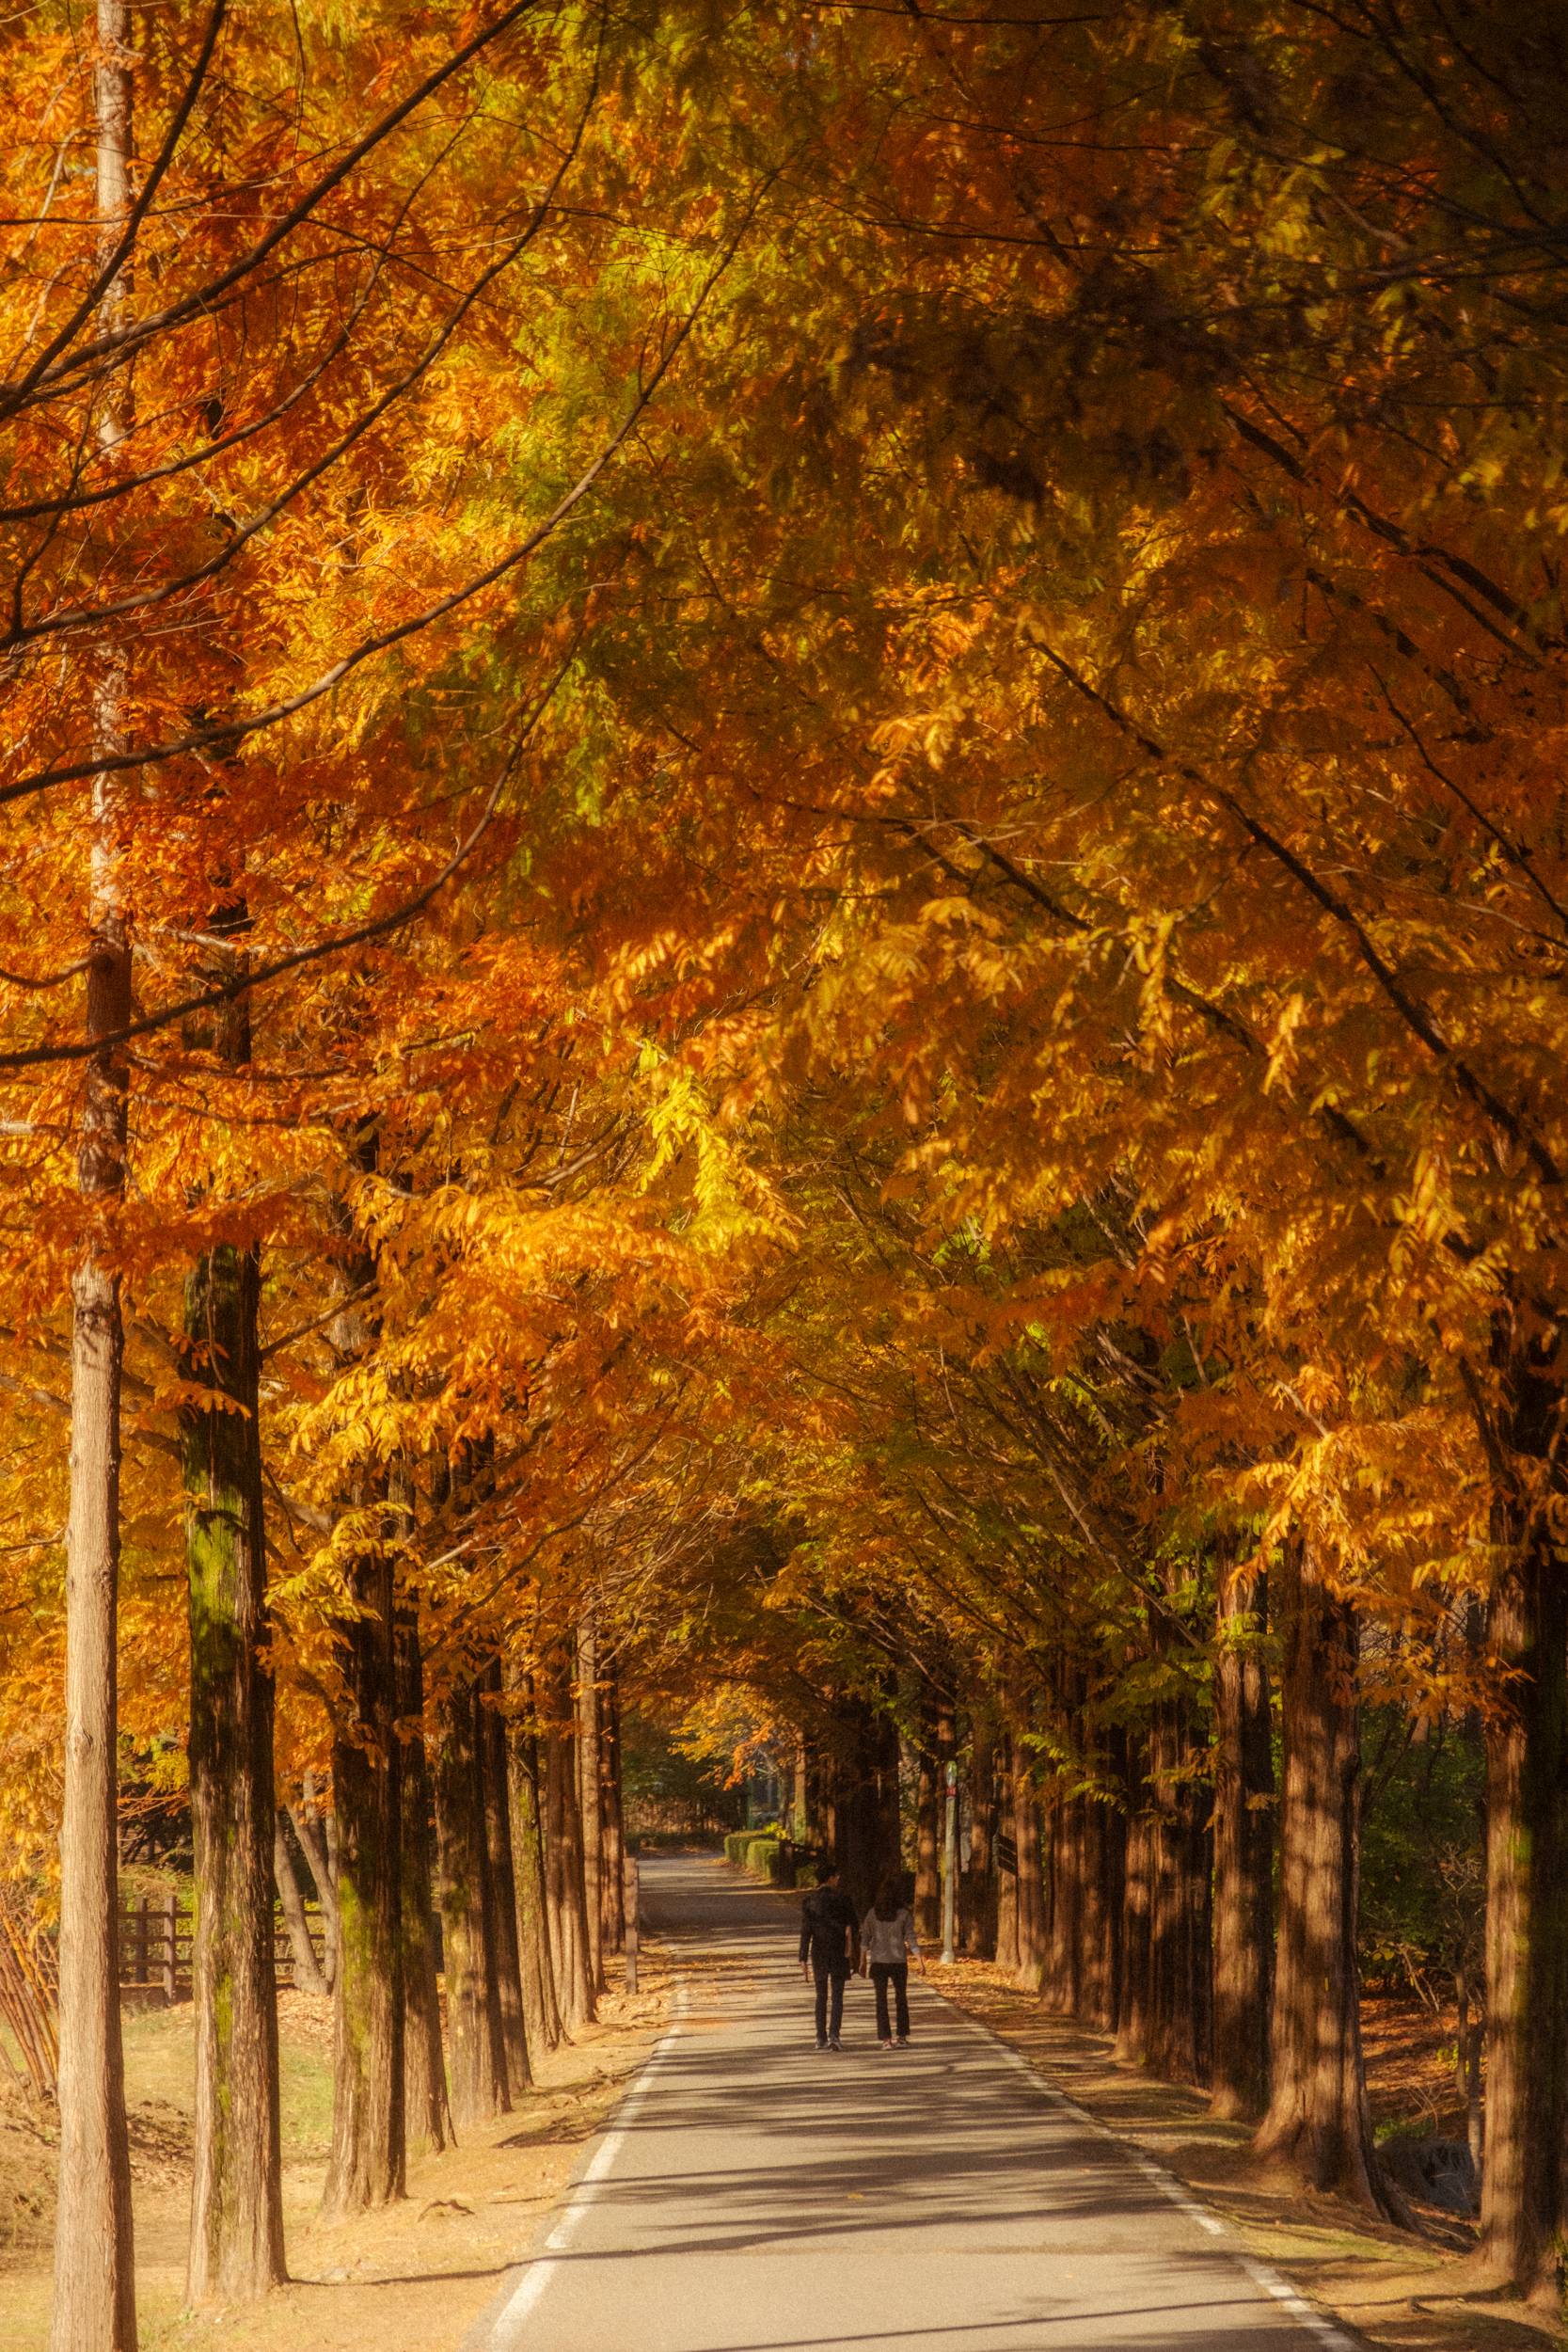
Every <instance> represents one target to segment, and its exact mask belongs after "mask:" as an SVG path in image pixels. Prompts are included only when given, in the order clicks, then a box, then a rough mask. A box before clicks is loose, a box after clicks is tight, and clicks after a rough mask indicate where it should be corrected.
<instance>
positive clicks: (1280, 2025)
mask: <svg viewBox="0 0 1568 2352" xmlns="http://www.w3.org/2000/svg"><path fill="white" fill-rule="evenodd" d="M1275 1597H1276V1598H1277V1599H1278V1600H1279V1601H1280V1602H1281V1604H1282V1620H1283V1623H1282V1634H1283V1654H1282V1660H1281V1669H1280V1676H1281V1679H1280V1698H1281V1708H1282V1720H1283V1724H1284V1786H1283V1789H1282V1792H1281V1804H1280V1817H1279V1929H1278V1942H1277V1946H1276V1949H1275V1979H1274V2019H1273V2033H1272V2041H1271V2050H1270V2057H1271V2066H1272V2073H1273V2085H1274V2088H1273V2093H1272V2096H1271V2098H1270V2102H1269V2108H1268V2112H1267V2114H1266V2115H1265V2117H1264V2119H1263V2122H1262V2124H1261V2125H1260V2127H1259V2133H1258V2140H1257V2145H1258V2150H1259V2154H1261V2155H1263V2156H1265V2157H1272V2158H1277V2159H1281V2160H1283V2161H1284V2162H1286V2163H1289V2164H1291V2166H1292V2167H1293V2168H1294V2169H1296V2170H1297V2171H1299V2172H1300V2173H1301V2175H1302V2177H1303V2178H1304V2179H1305V2180H1306V2181H1307V2183H1308V2184H1309V2185H1311V2186H1312V2187H1314V2188H1321V2189H1333V2190H1336V2191H1338V2193H1339V2194H1340V2195H1342V2196H1345V2197H1349V2198H1351V2199H1352V2200H1353V2201H1354V2202H1355V2203H1357V2204H1360V2205H1364V2206H1366V2207H1367V2208H1368V2209H1369V2210H1370V2211H1371V2212H1373V2213H1376V2214H1379V2215H1381V2216H1382V2217H1384V2218H1385V2219H1388V2220H1396V2219H1398V2218H1400V2213H1399V2210H1398V2208H1397V2201H1395V2200H1394V2198H1393V2197H1392V2196H1391V2195H1390V2194H1389V2193H1388V2191H1387V2190H1386V2187H1385V2185H1384V2184H1383V2183H1382V2181H1381V2179H1380V2176H1379V2172H1378V2165H1377V2158H1376V2156H1375V2154H1374V2153H1373V2150H1372V2135H1371V2122H1370V2117H1369V2114H1368V2110H1367V2082H1366V2074H1365V2070H1364V2068H1363V2065H1362V2058H1361V2018H1360V1984H1359V1981H1358V1976H1357V1969H1356V1954H1355V1915H1356V1892H1357V1885H1356V1882H1357V1867H1358V1837H1359V1814H1360V1772H1361V1752H1360V1726H1359V1722H1358V1712H1357V1703H1356V1692H1355V1677H1356V1650H1357V1638H1356V1624H1355V1617H1354V1612H1353V1611H1352V1609H1351V1608H1350V1606H1349V1605H1348V1603H1346V1602H1344V1601H1341V1600H1338V1599H1336V1598H1335V1597H1334V1596H1333V1594H1332V1593H1331V1592H1330V1591H1329V1589H1328V1586H1327V1583H1326V1581H1325V1580H1324V1577H1323V1570H1322V1566H1321V1564H1320V1562H1319V1560H1318V1558H1317V1556H1316V1554H1315V1553H1314V1552H1313V1550H1312V1549H1310V1547H1308V1546H1307V1545H1304V1544H1300V1543H1296V1544H1292V1545H1291V1546H1290V1547H1289V1549H1288V1550H1287V1553H1286V1555H1285V1560H1284V1565H1283V1568H1282V1571H1281V1572H1280V1574H1279V1575H1278V1576H1277V1577H1276V1579H1275Z"/></svg>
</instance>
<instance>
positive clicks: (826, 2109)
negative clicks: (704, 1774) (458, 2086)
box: [487, 1860, 1350, 2352]
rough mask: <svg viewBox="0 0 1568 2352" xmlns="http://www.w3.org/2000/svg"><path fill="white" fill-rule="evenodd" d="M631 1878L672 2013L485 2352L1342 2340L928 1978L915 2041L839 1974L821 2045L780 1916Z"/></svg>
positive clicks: (687, 1883) (679, 1879) (703, 1877)
mask: <svg viewBox="0 0 1568 2352" xmlns="http://www.w3.org/2000/svg"><path fill="white" fill-rule="evenodd" d="M643 1888H644V1895H645V1901H646V1909H647V1914H648V1917H649V1921H650V1924H651V1925H652V1926H653V1927H654V1928H655V1930H656V1931H657V1933H658V1934H659V1935H660V1936H662V1937H664V1938H665V1939H666V1940H667V1942H668V1944H669V1945H670V1947H672V1949H673V1954H674V1957H675V1959H676V1963H677V1965H678V1968H679V1971H680V1975H681V1979H682V1984H683V1993H682V2003H683V2006H682V2009H681V2010H680V2012H679V2013H678V2014H677V2016H676V2019H675V2022H674V2024H673V2028H672V2030H671V2032H670V2033H669V2034H668V2035H667V2036H666V2037H665V2039H664V2041H663V2042H662V2043H661V2044H660V2047H659V2049H658V2051H657V2053H656V2056H655V2058H653V2060H652V2061H651V2063H650V2066H649V2069H648V2070H647V2072H646V2073H645V2074H643V2075H642V2076H641V2078H640V2081H639V2082H638V2084H637V2085H636V2086H634V2088H633V2090H631V2092H630V2093H629V2094H628V2098H627V2101H626V2104H625V2105H624V2106H623V2107H622V2109H621V2111H620V2113H619V2115H618V2116H617V2118H616V2119H615V2122H614V2123H613V2124H612V2126H611V2129H610V2133H609V2135H608V2136H607V2137H606V2138H605V2139H603V2140H602V2141H600V2143H599V2145H598V2148H597V2150H596V2152H595V2153H594V2157H593V2159H592V2161H591V2163H590V2166H589V2169H588V2171H587V2172H586V2174H585V2175H584V2176H583V2178H582V2180H581V2181H580V2182H579V2185H578V2189H577V2190H576V2192H575V2194H574V2196H573V2198H572V2200H571V2201H570V2202H569V2203H568V2204H567V2206H566V2208H565V2209H564V2211H563V2213H562V2216H561V2217H560V2218H559V2219H558V2221H557V2222H556V2225H555V2227H554V2229H553V2231H552V2232H551V2233H550V2235H549V2237H548V2238H547V2239H546V2242H545V2246H544V2248H543V2249H541V2250H540V2251H539V2253H538V2254H537V2255H536V2256H535V2257H534V2259H533V2260H532V2261H531V2263H530V2264H528V2265H525V2267H524V2269H523V2271H522V2272H521V2274H520V2276H519V2279H518V2280H517V2282H516V2283H515V2286H514V2287H513V2288H512V2290H511V2291H510V2294H509V2296H508V2298H507V2300H506V2302H505V2304H504V2307H503V2308H502V2309H500V2311H499V2313H497V2314H496V2315H494V2316H493V2318H492V2321H491V2323H490V2332H489V2335H488V2339H487V2343H488V2345H489V2347H490V2352H522V2347H525V2346H526V2347H527V2352H829V2347H832V2348H833V2352H1086V2348H1087V2347H1090V2346H1093V2347H1096V2352H1105V2347H1107V2346H1117V2347H1126V2352H1133V2348H1134V2347H1136V2352H1199V2347H1208V2346H1212V2347H1213V2348H1214V2352H1307V2346H1308V2345H1310V2344H1312V2343H1313V2342H1314V2341H1316V2342H1317V2343H1318V2344H1320V2345H1338V2346H1340V2347H1342V2352H1350V2347H1349V2344H1348V2339H1347V2338H1345V2337H1344V2336H1342V2335H1341V2334H1339V2332H1338V2330H1337V2329H1333V2328H1328V2327H1327V2326H1326V2325H1325V2323H1323V2321H1321V2320H1319V2319H1318V2318H1317V2317H1316V2315H1315V2314H1310V2313H1307V2312H1306V2311H1305V2307H1303V2309H1302V2311H1301V2312H1299V2313H1293V2312H1291V2309H1289V2308H1288V2307H1286V2306H1284V2305H1282V2304H1281V2302H1280V2301H1279V2300H1278V2299H1276V2296H1277V2293H1278V2289H1277V2284H1276V2283H1275V2285H1274V2286H1271V2285H1270V2284H1268V2283H1266V2280H1267V2274H1265V2273H1263V2272H1261V2271H1260V2270H1258V2269H1256V2268H1249V2267H1247V2266H1246V2265H1245V2264H1244V2262H1243V2260H1242V2259H1241V2258H1240V2257H1239V2255H1238V2253H1237V2252H1236V2251H1235V2250H1233V2249H1232V2244H1231V2242H1230V2241H1229V2240H1228V2239H1227V2238H1226V2237H1223V2236H1217V2235H1214V2234H1211V2233H1212V2231H1213V2229H1214V2226H1215V2225H1214V2224H1213V2223H1212V2222H1208V2223H1207V2225H1206V2223H1205V2218H1204V2217H1201V2216H1199V2214H1198V2213H1197V2212H1196V2208H1193V2207H1191V2206H1188V2207H1186V2208H1185V2209H1182V2208H1181V2207H1180V2206H1179V2205H1178V2204H1177V2203H1175V2202H1173V2201H1172V2196H1171V2193H1170V2191H1169V2189H1168V2188H1167V2187H1165V2186H1163V2185H1162V2184H1161V2182H1160V2180H1159V2179H1158V2178H1157V2177H1155V2176H1154V2175H1153V2174H1152V2173H1148V2172H1145V2171H1144V2170H1142V2169H1140V2168H1139V2164H1138V2160H1137V2159H1136V2157H1135V2156H1133V2155H1132V2154H1131V2153H1128V2152H1126V2151H1124V2150H1123V2149H1121V2148H1120V2147H1118V2146H1117V2145H1115V2144H1113V2143H1110V2142H1108V2141H1107V2140H1105V2139H1104V2138H1102V2137H1101V2136H1100V2135H1099V2134H1098V2133H1097V2132H1096V2131H1095V2130H1094V2129H1093V2128H1092V2127H1091V2126H1090V2125H1089V2124H1088V2123H1087V2122H1085V2120H1084V2119H1083V2118H1081V2117H1079V2116H1077V2115H1075V2114H1074V2113H1073V2112H1072V2111H1071V2110H1070V2109H1069V2108H1067V2107H1065V2106H1062V2105H1061V2104H1059V2103H1058V2102H1056V2101H1054V2100H1053V2098H1052V2097H1051V2096H1050V2095H1049V2094H1047V2093H1045V2092H1043V2091H1042V2090H1040V2088H1039V2087H1038V2086H1037V2083H1036V2082H1035V2081H1034V2080H1033V2078H1031V2077H1030V2076H1029V2075H1028V2073H1027V2070H1026V2069H1024V2068H1023V2067H1022V2063H1021V2062H1018V2061H1015V2060H1013V2059H1012V2058H1011V2057H1010V2056H1009V2054H1008V2053H1006V2051H1005V2050H1003V2049H1002V2048H1001V2047H1000V2046H999V2045H998V2044H997V2043H996V2042H993V2041H992V2040H991V2039H990V2036H989V2035H987V2034H985V2033H983V2032H982V2031H981V2030H980V2029H979V2028H978V2027H977V2026H974V2025H972V2024H970V2023H969V2022H968V2021H967V2020H965V2019H964V2018H963V2017H962V2016H960V2015H959V2013H958V2011H957V2010H953V2009H951V2008H949V2007H948V2005H947V2004H946V2003H945V2002H943V2001H942V2000H940V1999H939V1998H937V1996H936V1995H935V1994H929V1993H927V1992H926V1990H925V1989H924V1987H921V1986H919V1985H917V1986H916V1988H915V1991H914V2002H913V2009H914V2016H913V2026H914V2042H913V2044H912V2046H911V2048H910V2049H908V2050H904V2051H896V2052H895V2053H894V2054H893V2055H892V2056H885V2055H884V2054H883V2053H882V2052H881V2051H880V2050H879V2047H878V2045H877V2040H876V2028H875V2024H874V2019H873V2010H872V1998H871V1991H870V1987H869V1986H868V1985H863V1984H859V1983H857V1984H852V1985H851V1986H850V1988H849V1996H848V2004H847V2010H846V2021H845V2022H846V2040H845V2047H844V2050H843V2052H842V2053H841V2054H839V2055H837V2056H834V2055H833V2054H832V2053H831V2052H830V2053H827V2054H824V2055H821V2056H819V2055H818V2054H817V2052H816V2049H815V2048H814V2047H813V2042H812V2022H811V2005H810V1995H809V1992H808V1990H807V1988H806V1987H805V1986H803V1985H802V1983H801V1980H800V1972H799V1970H798V1969H797V1968H796V1967H795V1965H794V1942H793V1937H792V1935H791V1933H790V1928H791V1925H792V1922H793V1917H794V1913H793V1907H792V1906H791V1905H788V1904H787V1903H784V1902H781V1901H780V1899H778V1898H776V1897H774V1898H769V1897H767V1896H763V1895H758V1894H752V1893H749V1892H747V1891H746V1890H745V1889H744V1888H742V1887H740V1886H737V1885H736V1881H735V1879H734V1877H733V1876H732V1875H731V1874H730V1873H729V1872H728V1871H726V1870H725V1869H724V1868H723V1867H722V1865H721V1864H719V1863H710V1862H706V1861H689V1860H681V1861H666V1862H655V1863H649V1864H646V1865H645V1866H644V1868H643Z"/></svg>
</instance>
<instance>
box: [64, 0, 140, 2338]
mask: <svg viewBox="0 0 1568 2352" xmlns="http://www.w3.org/2000/svg"><path fill="white" fill-rule="evenodd" d="M131 66H132V48H131V15H130V9H129V8H128V6H127V5H126V0H98V59H97V63H96V66H95V68H94V75H93V93H94V106H95V112H96V117H97V138H98V147H97V193H96V210H97V216H98V219H99V221H100V223H101V224H102V226H101V228H100V230H99V255H100V259H101V260H103V261H107V260H109V259H112V257H113V253H114V250H115V246H116V243H117V241H118V239H119V235H120V233H121V225H122V223H123V221H124V218H125V215H126V214H127V212H128V210H129V207H130V165H131ZM127 294H128V288H127V286H126V283H125V279H124V274H123V272H120V273H119V274H117V275H116V277H115V278H114V279H113V280H112V281H111V283H110V285H109V286H108V288H107V289H106V291H105V293H104V295H103V303H102V305H101V309H100V320H99V323H100V326H102V327H103V330H104V332H106V333H113V332H114V331H115V330H116V329H117V328H118V327H119V326H120V325H121V323H122V321H123V318H124V314H125V309H126V299H127ZM128 383H129V378H128V376H125V375H123V374H122V375H120V376H119V377H117V378H111V380H110V384H109V386H108V388H107V389H106V390H105V392H104V394H103V405H102V408H101V411H100V423H99V430H98V439H99V444H100V449H101V451H102V452H103V454H104V455H105V457H106V458H107V459H108V461H109V463H110V464H113V462H114V458H113V453H114V451H115V450H116V449H117V448H118V447H119V443H120V441H121V440H122V439H123V438H124V437H125V434H126V431H127V430H128V428H129V424H130V409H129V398H128V394H127V393H126V392H125V391H124V390H122V389H119V388H120V387H122V386H125V385H128ZM124 701H125V667H124V660H123V657H122V655H121V654H120V653H119V651H118V650H116V649H114V648H112V647H110V648H105V649H104V651H103V656H102V660H101V667H100V671H99V675H98V677H97V679H96V681H95V685H94V693H93V702H94V708H93V743H94V749H95V751H96V752H97V753H99V754H100V755H108V754H111V753H115V752H119V751H121V750H123V748H124V731H123V729H124ZM117 813H118V796H117V793H116V790H115V787H114V785H113V783H112V781H111V779H110V778H108V777H106V776H97V777H95V778H94V779H93V785H92V852H91V854H92V882H91V904H90V907H89V910H88V920H89V929H90V933H91V946H90V949H89V955H88V962H87V1038H88V1040H89V1041H92V1040H96V1039H102V1038H109V1037H112V1036H114V1035H115V1033H116V1032H117V1031H119V1029H121V1028H123V1027H124V1025H126V1023H127V1022H128V1021H129V1019H130V1016H131V953H130V946H129V940H128V934H127V925H126V910H125V899H124V882H123V876H122V874H121V871H120V863H119V861H120V851H119V838H118V828H117V823H116V818H117ZM127 1084H128V1064H127V1062H126V1058H125V1053H124V1048H123V1046H116V1045H107V1044H105V1045H100V1046H99V1047H98V1049H97V1051H96V1052H95V1053H94V1054H93V1056H92V1057H91V1059H90V1060H89V1061H88V1063H87V1073H86V1086H85V1091H84V1097H83V1105H82V1126H81V1143H80V1150H79V1153H78V1158H77V1182H78V1185H79V1188H80V1191H81V1194H82V1198H83V1200H84V1202H85V1203H86V1206H87V1220H88V1239H87V1245H86V1248H85V1249H84V1251H83V1254H82V1257H81V1260H80V1262H79V1263H78V1265H77V1267H76V1271H75V1275H74V1277H73V1279H72V1281H71V1504H70V1520H69V1524H68V1529H67V1535H66V1591H65V1616H66V1663H65V1789H64V1808H63V1813H62V1819H61V1828H60V1986H59V2019H60V2070H59V2118H60V2169H59V2183H60V2185H59V2202H58V2206H57V2210H56V2218H55V2301H54V2309H53V2314H52V2317H51V2323H50V2344H51V2346H52V2352H135V2341H136V2307H135V2256H134V2249H133V2244H132V2222H131V2164H130V2152H129V2147H128V2143H127V2138H126V2122H125V2077H124V2066H123V2058H122V2052H121V2046H120V2032H119V1954H118V1947H117V1935H118V1928H119V1848H118V1842H117V1822H116V1801H117V1796H118V1786H117V1767H118V1760H119V1759H118V1739H119V1710H118V1693H117V1681H116V1657H115V1650H116V1634H117V1618H118V1612H119V1450H120V1431H119V1407H120V1365H121V1357H122V1354H123V1349H124V1331H123V1327H122V1325H121V1321H120V1304H119V1277H118V1276H117V1275H116V1274H115V1273H114V1272H113V1271H112V1270H111V1267H110V1265H109V1263H108V1262H107V1255H106V1246H107V1235H106V1233H105V1232H104V1230H103V1228H104V1226H105V1224H106V1223H107V1221H108V1218H107V1216H105V1212H109V1213H111V1214H112V1210H113V1206H114V1204H115V1203H116V1202H117V1201H118V1200H119V1197H120V1195H121V1193H122V1192H123V1190H124V1186H125V1136H126V1089H127Z"/></svg>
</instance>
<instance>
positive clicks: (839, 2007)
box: [812, 1968, 845, 2042]
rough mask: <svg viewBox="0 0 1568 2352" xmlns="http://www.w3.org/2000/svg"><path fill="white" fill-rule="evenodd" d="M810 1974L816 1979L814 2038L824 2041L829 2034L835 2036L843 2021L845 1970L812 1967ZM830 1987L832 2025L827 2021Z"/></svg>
mask: <svg viewBox="0 0 1568 2352" xmlns="http://www.w3.org/2000/svg"><path fill="white" fill-rule="evenodd" d="M812 1975H813V1976H814V1977H815V1978H816V2039H817V2040H818V2042H826V2040H827V2039H828V2036H829V2035H830V2034H832V2035H834V2036H835V2037H836V2036H837V2033H838V2029H839V2027H840V2026H841V2025H842V2024H843V2023H844V1978H845V1971H844V1970H843V1969H832V1968H813V1970H812ZM830 1987H831V1988H832V2025H830V2024H829V2023H828V1996H829V1988H830Z"/></svg>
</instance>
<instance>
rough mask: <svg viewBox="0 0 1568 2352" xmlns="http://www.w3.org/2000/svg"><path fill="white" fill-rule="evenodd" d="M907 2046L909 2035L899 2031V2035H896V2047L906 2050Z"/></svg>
mask: <svg viewBox="0 0 1568 2352" xmlns="http://www.w3.org/2000/svg"><path fill="white" fill-rule="evenodd" d="M909 2046H910V2037H909V2035H908V2034H907V2033H901V2034H900V2035H899V2037H898V2047H899V2048H900V2049H901V2050H907V2049H908V2048H909Z"/></svg>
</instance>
